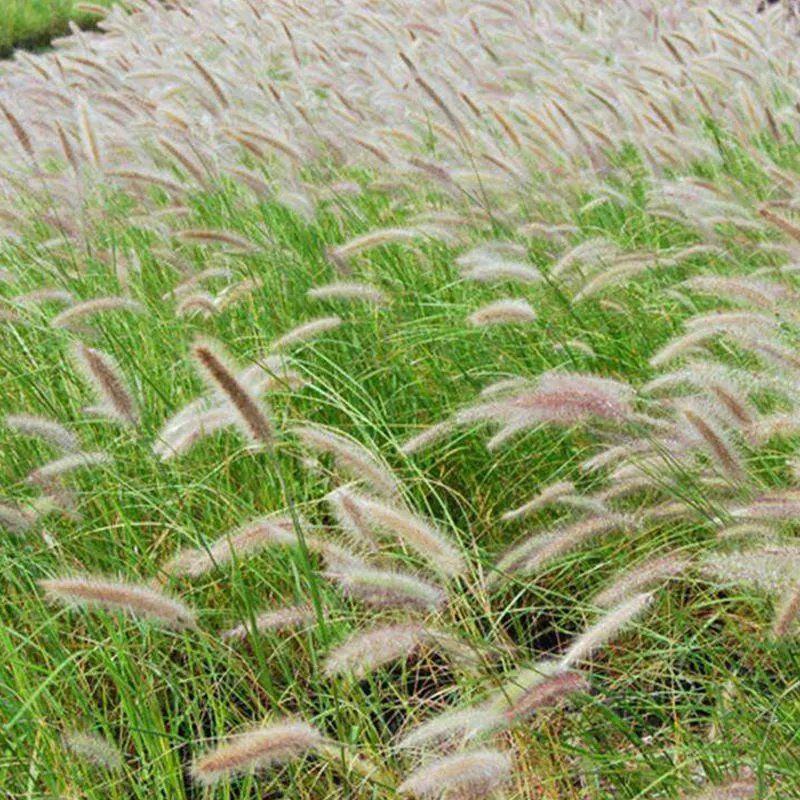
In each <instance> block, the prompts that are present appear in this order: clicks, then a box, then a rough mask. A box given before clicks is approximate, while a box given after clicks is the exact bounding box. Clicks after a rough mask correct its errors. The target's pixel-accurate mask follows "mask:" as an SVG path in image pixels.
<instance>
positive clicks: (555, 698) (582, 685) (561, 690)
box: [505, 671, 590, 721]
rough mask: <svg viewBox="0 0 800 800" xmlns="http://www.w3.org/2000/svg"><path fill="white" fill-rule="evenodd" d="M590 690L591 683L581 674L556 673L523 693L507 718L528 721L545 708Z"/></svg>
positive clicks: (512, 706)
mask: <svg viewBox="0 0 800 800" xmlns="http://www.w3.org/2000/svg"><path fill="white" fill-rule="evenodd" d="M589 688H590V687H589V681H588V680H587V679H586V677H585V676H584V675H582V674H581V673H580V672H575V671H556V672H555V673H554V674H553V675H550V676H548V677H545V678H544V679H543V680H542V681H539V682H536V683H535V684H534V685H533V686H531V687H530V688H528V689H526V690H525V691H524V692H522V694H520V695H519V696H518V697H517V698H516V699H515V700H514V702H513V703H512V704H511V706H510V707H509V709H508V711H506V715H505V716H506V718H507V719H509V720H513V721H517V720H521V719H527V718H528V717H531V716H533V715H534V714H536V713H537V712H538V711H540V710H541V709H543V708H551V707H553V706H557V705H560V704H561V703H563V702H564V701H565V700H566V699H567V698H569V697H570V695H573V694H577V693H586V692H588V691H589Z"/></svg>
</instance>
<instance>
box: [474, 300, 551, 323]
mask: <svg viewBox="0 0 800 800" xmlns="http://www.w3.org/2000/svg"><path fill="white" fill-rule="evenodd" d="M536 318H537V317H536V312H535V311H534V310H533V308H531V305H530V303H529V302H528V301H527V300H512V299H510V298H506V299H504V300H496V301H495V302H493V303H488V304H487V305H485V306H483V307H481V308H479V309H478V310H477V311H473V313H472V314H470V315H469V317H468V320H469V322H470V323H471V324H472V325H475V326H476V327H484V326H486V325H517V324H522V323H528V322H535V321H536Z"/></svg>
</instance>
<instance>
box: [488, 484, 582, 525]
mask: <svg viewBox="0 0 800 800" xmlns="http://www.w3.org/2000/svg"><path fill="white" fill-rule="evenodd" d="M575 493H576V490H575V484H574V483H572V481H558V482H557V483H552V484H550V486H547V487H545V488H544V489H542V491H541V492H539V494H537V495H536V497H533V498H531V499H530V500H528V502H527V503H524V504H523V505H521V506H519V507H518V508H514V509H512V510H511V511H506V512H505V513H504V514H503V515H502V516H501V517H500V519H502V520H503V521H504V522H509V521H511V520H514V519H519V518H520V517H526V516H529V515H530V514H534V513H535V512H537V511H539V510H540V509H542V508H545V507H547V506H548V505H550V504H551V503H557V502H559V501H560V500H561V499H562V498H563V497H565V496H566V495H571V494H575Z"/></svg>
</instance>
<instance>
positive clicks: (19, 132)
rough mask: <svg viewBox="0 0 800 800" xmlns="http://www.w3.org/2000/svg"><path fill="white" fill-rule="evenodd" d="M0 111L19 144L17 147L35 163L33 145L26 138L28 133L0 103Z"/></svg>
mask: <svg viewBox="0 0 800 800" xmlns="http://www.w3.org/2000/svg"><path fill="white" fill-rule="evenodd" d="M0 111H1V112H2V113H3V116H4V117H5V118H6V122H8V126H9V127H10V128H11V132H12V133H13V134H14V138H15V139H16V140H17V142H19V146H20V147H21V148H22V149H23V150H24V151H25V153H26V154H27V155H28V157H29V158H30V159H31V161H35V160H36V153H35V151H34V149H33V143H32V142H31V138H30V136H28V132H27V131H26V130H25V128H24V127H23V125H22V123H21V122H20V121H19V119H17V117H16V116H15V115H14V114H13V113H12V111H11V110H10V109H9V108H8V106H6V104H5V103H2V102H0Z"/></svg>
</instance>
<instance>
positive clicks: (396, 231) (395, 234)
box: [329, 228, 422, 263]
mask: <svg viewBox="0 0 800 800" xmlns="http://www.w3.org/2000/svg"><path fill="white" fill-rule="evenodd" d="M421 235H422V233H421V232H420V231H418V230H417V229H416V228H383V229H381V230H377V231H371V232H370V233H366V234H364V235H363V236H358V237H356V238H355V239H351V240H350V241H349V242H345V243H344V244H340V245H338V246H336V247H331V248H330V250H329V253H330V256H331V258H332V259H333V260H334V261H335V262H337V263H342V262H344V261H346V260H347V259H349V258H351V257H352V256H354V255H356V254H358V253H363V252H364V251H365V250H371V249H372V248H374V247H380V246H382V245H384V244H396V243H401V242H413V241H415V240H416V239H419V238H420V237H421Z"/></svg>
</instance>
